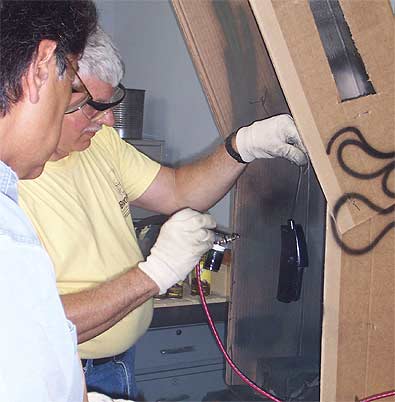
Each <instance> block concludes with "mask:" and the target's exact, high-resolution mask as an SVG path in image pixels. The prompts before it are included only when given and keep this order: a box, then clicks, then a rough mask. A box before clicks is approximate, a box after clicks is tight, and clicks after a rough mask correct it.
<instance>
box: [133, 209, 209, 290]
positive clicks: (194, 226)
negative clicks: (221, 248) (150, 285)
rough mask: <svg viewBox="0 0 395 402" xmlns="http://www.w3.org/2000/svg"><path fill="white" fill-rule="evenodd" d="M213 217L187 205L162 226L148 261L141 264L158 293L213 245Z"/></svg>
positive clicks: (187, 269) (182, 273)
mask: <svg viewBox="0 0 395 402" xmlns="http://www.w3.org/2000/svg"><path fill="white" fill-rule="evenodd" d="M215 226H216V223H215V221H214V219H213V218H212V217H211V216H210V215H208V214H202V213H200V212H197V211H194V210H193V209H190V208H186V209H183V210H182V211H180V212H177V213H176V214H174V215H173V216H172V217H171V218H170V219H169V220H168V221H167V222H166V223H165V224H164V225H163V226H162V228H161V230H160V232H159V236H158V238H157V240H156V243H155V244H154V246H153V247H152V249H151V254H150V255H149V256H148V257H147V260H146V261H144V262H140V263H139V264H138V266H139V268H140V269H141V270H142V271H144V272H145V273H146V274H147V275H148V276H149V277H150V278H151V279H152V280H153V281H154V282H156V284H157V285H158V287H159V289H160V292H159V294H163V293H166V290H167V289H168V288H169V287H171V286H172V285H174V284H175V283H177V282H178V281H180V280H183V279H185V277H186V276H187V275H188V273H189V272H190V271H191V270H192V269H193V267H194V266H195V265H196V264H197V263H198V262H199V259H200V257H201V256H202V255H203V254H204V253H205V252H206V251H208V250H209V249H210V248H212V246H213V243H214V232H213V231H211V230H208V229H213V228H215Z"/></svg>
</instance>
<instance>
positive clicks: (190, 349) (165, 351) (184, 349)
mask: <svg viewBox="0 0 395 402" xmlns="http://www.w3.org/2000/svg"><path fill="white" fill-rule="evenodd" d="M194 350H195V347H194V346H183V347H182V348H174V349H162V350H161V351H160V354H161V355H175V354H177V353H186V352H193V351H194Z"/></svg>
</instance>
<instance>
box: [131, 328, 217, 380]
mask: <svg viewBox="0 0 395 402" xmlns="http://www.w3.org/2000/svg"><path fill="white" fill-rule="evenodd" d="M217 330H218V332H219V334H220V336H221V338H222V340H223V339H224V332H225V324H224V323H219V324H217ZM222 361H223V357H222V354H221V352H220V350H219V349H218V346H217V344H216V342H215V339H214V337H213V335H212V333H211V331H210V328H209V327H208V326H207V325H187V326H178V327H166V328H158V329H150V330H149V331H148V332H147V333H146V334H145V335H144V336H143V337H142V338H141V339H140V340H139V342H138V343H137V353H136V374H139V373H140V374H142V373H146V372H152V371H158V370H169V369H175V368H181V367H192V366H196V365H202V364H215V363H221V362H222Z"/></svg>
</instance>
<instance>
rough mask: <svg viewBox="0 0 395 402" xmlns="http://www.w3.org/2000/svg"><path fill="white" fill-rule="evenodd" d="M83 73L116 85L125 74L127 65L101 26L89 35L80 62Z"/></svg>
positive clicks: (80, 70) (80, 71) (80, 69)
mask: <svg viewBox="0 0 395 402" xmlns="http://www.w3.org/2000/svg"><path fill="white" fill-rule="evenodd" d="M78 66H79V70H78V72H79V73H80V74H81V75H91V76H94V77H96V78H98V79H99V80H101V81H104V82H106V83H107V84H111V86H113V87H116V86H117V85H118V84H119V82H120V81H121V79H122V78H123V76H124V74H125V65H124V62H123V61H122V59H121V54H120V53H119V50H118V49H117V48H116V47H115V45H114V43H113V42H112V40H111V38H110V36H109V35H108V34H107V33H105V32H104V31H103V30H102V29H101V28H100V27H99V26H98V27H97V29H96V30H95V31H94V32H93V33H92V34H91V35H90V36H89V37H88V42H87V44H86V47H85V50H84V53H83V55H82V58H81V60H79V62H78Z"/></svg>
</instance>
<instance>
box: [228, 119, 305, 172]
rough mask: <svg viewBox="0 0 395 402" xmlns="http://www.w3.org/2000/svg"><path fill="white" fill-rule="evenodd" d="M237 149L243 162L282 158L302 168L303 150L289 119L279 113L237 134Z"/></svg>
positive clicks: (303, 162)
mask: <svg viewBox="0 0 395 402" xmlns="http://www.w3.org/2000/svg"><path fill="white" fill-rule="evenodd" d="M236 146H237V150H238V152H239V154H240V156H241V158H242V159H243V161H245V162H251V161H253V160H254V159H257V158H275V157H282V158H286V159H288V160H290V161H291V162H294V163H296V164H297V165H304V164H306V163H307V158H306V155H305V154H306V150H305V148H304V146H303V144H302V141H301V140H300V138H299V134H298V130H297V129H296V126H295V123H294V121H293V119H292V117H291V116H290V115H288V114H280V115H278V116H274V117H270V118H269V119H265V120H260V121H256V122H254V123H253V124H251V125H250V126H248V127H242V128H240V129H239V130H238V132H237V135H236Z"/></svg>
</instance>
